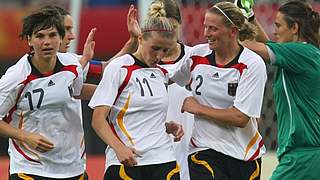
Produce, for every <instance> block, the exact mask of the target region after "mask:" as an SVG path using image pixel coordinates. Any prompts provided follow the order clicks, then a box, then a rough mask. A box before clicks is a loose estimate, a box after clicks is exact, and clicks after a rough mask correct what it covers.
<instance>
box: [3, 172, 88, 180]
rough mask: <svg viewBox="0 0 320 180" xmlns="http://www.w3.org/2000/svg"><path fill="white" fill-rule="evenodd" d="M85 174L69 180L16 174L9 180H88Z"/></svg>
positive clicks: (66, 179)
mask: <svg viewBox="0 0 320 180" xmlns="http://www.w3.org/2000/svg"><path fill="white" fill-rule="evenodd" d="M88 179H89V178H88V175H87V173H86V172H85V173H83V174H81V175H79V176H75V177H71V178H63V179H56V178H48V177H42V176H36V175H31V174H24V173H18V174H12V175H10V178H9V180H88Z"/></svg>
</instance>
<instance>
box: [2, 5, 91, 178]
mask: <svg viewBox="0 0 320 180" xmlns="http://www.w3.org/2000/svg"><path fill="white" fill-rule="evenodd" d="M64 35H65V29H64V25H63V20H62V18H61V16H60V14H59V13H58V12H57V11H56V10H53V9H51V10H48V9H40V10H38V11H35V12H33V13H32V14H30V15H29V16H27V17H25V18H24V20H23V30H22V33H21V37H22V38H26V39H27V40H28V44H29V46H30V52H29V53H28V54H26V55H25V56H23V57H22V58H21V59H20V60H19V61H18V62H17V63H16V64H15V65H14V66H12V67H10V68H9V69H8V70H7V72H6V74H5V75H4V76H3V77H2V78H1V79H0V133H1V135H4V136H8V137H9V138H10V142H9V155H10V179H50V178H60V179H64V178H68V179H79V178H81V177H82V176H83V173H84V165H83V160H82V153H83V152H82V151H81V143H82V138H83V131H81V129H82V124H81V121H79V119H78V118H73V117H74V115H75V114H73V112H75V111H74V110H73V109H72V106H70V102H71V100H72V97H74V96H77V97H78V98H84V97H85V98H88V97H90V93H93V92H88V91H87V90H88V89H87V87H86V86H83V83H82V67H81V65H80V64H79V60H78V58H76V57H75V56H73V55H70V54H60V53H57V52H58V50H59V47H60V44H61V42H62V38H63V37H64ZM93 35H94V32H91V33H90V35H89V38H88V40H89V41H87V42H86V45H85V49H84V55H83V56H82V58H85V59H84V60H89V59H91V58H92V56H93V54H92V53H93V50H92V48H94V45H93V46H92V43H93V42H92V39H93ZM93 44H94V43H93ZM85 92H86V93H85Z"/></svg>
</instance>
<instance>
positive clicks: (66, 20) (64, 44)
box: [59, 15, 75, 53]
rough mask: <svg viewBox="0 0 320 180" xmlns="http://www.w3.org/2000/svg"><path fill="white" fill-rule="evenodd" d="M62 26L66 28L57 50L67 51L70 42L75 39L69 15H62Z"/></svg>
mask: <svg viewBox="0 0 320 180" xmlns="http://www.w3.org/2000/svg"><path fill="white" fill-rule="evenodd" d="M64 27H65V30H66V34H65V36H64V38H63V40H62V44H61V46H60V49H59V52H63V53H65V52H67V51H68V49H69V47H70V42H71V41H72V40H74V39H75V35H74V34H73V21H72V17H71V16H70V15H65V16H64Z"/></svg>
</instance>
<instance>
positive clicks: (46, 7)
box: [41, 5, 70, 16]
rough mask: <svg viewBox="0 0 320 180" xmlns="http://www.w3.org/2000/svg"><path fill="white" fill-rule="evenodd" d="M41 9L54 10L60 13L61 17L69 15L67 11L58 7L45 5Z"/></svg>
mask: <svg viewBox="0 0 320 180" xmlns="http://www.w3.org/2000/svg"><path fill="white" fill-rule="evenodd" d="M41 9H55V10H57V11H58V12H59V13H60V15H62V16H66V15H70V13H69V12H68V11H67V10H65V9H64V8H62V7H60V6H55V5H47V6H44V7H42V8H41Z"/></svg>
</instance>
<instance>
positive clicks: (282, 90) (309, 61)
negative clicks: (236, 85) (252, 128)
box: [267, 42, 320, 159]
mask: <svg viewBox="0 0 320 180" xmlns="http://www.w3.org/2000/svg"><path fill="white" fill-rule="evenodd" d="M267 46H268V47H269V48H270V49H271V50H272V52H273V53H274V55H275V58H274V60H272V63H273V65H275V66H277V73H276V77H275V79H274V84H273V93H274V98H275V102H276V113H277V121H278V146H279V147H278V151H277V155H278V158H279V159H280V158H281V156H282V155H283V154H284V153H287V152H289V151H292V150H296V149H304V148H313V147H317V148H320V50H319V48H317V47H315V46H313V45H312V44H308V43H298V42H290V43H274V42H268V43H267Z"/></svg>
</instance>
